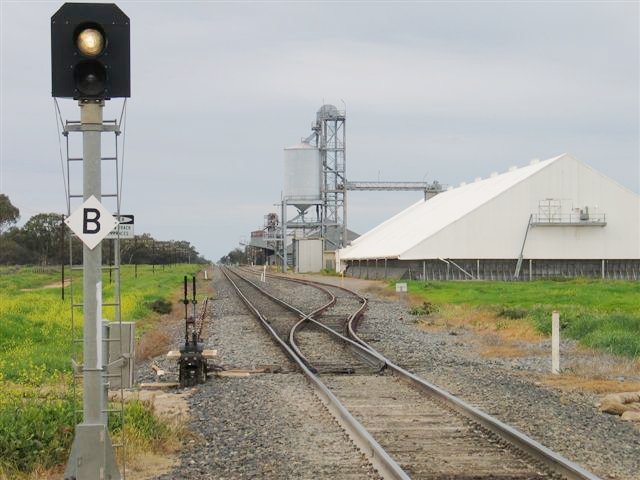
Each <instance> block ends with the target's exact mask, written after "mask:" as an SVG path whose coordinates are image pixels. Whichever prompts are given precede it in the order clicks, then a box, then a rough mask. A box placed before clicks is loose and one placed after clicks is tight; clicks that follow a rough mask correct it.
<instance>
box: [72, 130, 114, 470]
mask: <svg viewBox="0 0 640 480" xmlns="http://www.w3.org/2000/svg"><path fill="white" fill-rule="evenodd" d="M70 133H81V129H80V121H70V120H67V121H66V122H65V124H64V126H63V131H62V134H63V135H64V137H65V139H66V141H65V143H66V171H65V172H64V173H65V175H66V184H67V216H69V215H71V213H72V209H71V208H72V202H78V201H82V200H83V195H82V194H78V193H73V191H72V183H71V181H72V180H73V175H72V173H71V172H72V166H73V165H76V164H79V165H80V166H82V162H83V158H82V157H73V156H71V155H70V138H69V134H70ZM101 133H113V134H114V137H113V140H114V152H115V153H114V155H113V156H106V157H102V158H101V164H102V165H103V166H104V165H106V166H109V167H110V168H112V169H113V170H112V171H113V172H114V173H115V191H111V192H108V193H102V194H101V197H102V198H110V199H113V200H115V203H116V208H115V216H116V218H119V217H120V182H119V179H120V173H121V172H120V165H119V155H118V137H119V136H120V134H121V130H120V125H119V124H118V121H117V120H105V121H104V122H103V124H102V125H101ZM107 241H111V242H113V248H112V249H111V252H109V253H110V256H111V253H112V252H113V253H114V264H113V266H112V265H111V264H109V265H102V271H103V272H104V271H106V270H109V278H110V279H111V271H112V270H114V271H115V288H114V296H113V301H110V302H101V304H102V307H103V308H104V307H107V308H113V309H114V319H115V321H114V322H113V323H117V324H118V326H119V328H118V331H119V332H120V334H122V311H121V296H120V271H121V265H120V239H119V238H118V237H116V238H115V239H112V240H107ZM76 242H77V239H76ZM76 244H77V243H76ZM73 254H74V236H73V234H70V235H69V268H70V270H71V275H70V279H69V296H70V302H71V337H72V339H71V341H72V359H71V363H72V365H73V387H72V388H73V401H74V403H75V405H74V422H75V423H76V424H77V423H78V415H83V413H84V412H83V409H82V405H80V406H78V400H77V398H78V395H77V392H78V381H80V380H81V379H82V378H83V374H82V370H83V365H82V348H81V347H82V344H83V338H82V337H79V338H78V337H77V336H76V335H77V331H78V330H77V327H78V321H77V319H76V310H78V309H80V312H82V308H83V307H84V303H83V302H82V301H80V300H78V301H76V294H75V288H74V282H73V279H74V272H78V271H79V272H83V271H84V266H82V264H81V266H74V255H73ZM109 260H110V261H111V258H110V259H109ZM63 288H64V287H63ZM81 290H82V287H81ZM102 328H103V335H102V360H103V361H102V364H103V369H104V372H103V388H104V389H105V402H106V404H105V408H104V409H103V410H102V414H103V421H104V423H105V425H107V427H108V426H109V423H110V420H111V416H110V414H117V416H118V417H117V418H118V419H119V422H120V439H119V441H118V442H117V443H114V444H113V447H114V448H115V449H117V450H118V449H119V450H120V455H119V456H118V458H119V460H120V461H119V464H120V467H121V469H122V478H123V479H124V480H126V468H125V458H126V457H125V433H124V425H125V424H124V388H123V385H124V384H125V382H124V369H122V368H121V369H120V373H111V374H110V373H109V369H108V367H109V365H108V363H109V354H108V352H109V346H110V344H111V343H114V342H120V338H110V335H109V334H108V331H107V330H108V327H107V326H106V323H105V322H104V321H103V323H102ZM79 346H80V347H79ZM111 378H119V379H120V401H119V402H118V407H117V408H109V401H108V398H109V397H108V388H109V381H110V379H111ZM117 450H116V451H117Z"/></svg>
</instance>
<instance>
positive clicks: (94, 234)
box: [64, 195, 118, 250]
mask: <svg viewBox="0 0 640 480" xmlns="http://www.w3.org/2000/svg"><path fill="white" fill-rule="evenodd" d="M64 223H66V224H67V225H68V226H69V228H70V229H71V231H72V232H73V233H75V234H76V235H77V236H78V238H79V239H80V240H82V243H84V244H85V245H86V246H87V247H89V248H90V249H91V250H93V249H94V248H95V247H96V245H98V244H99V243H100V242H101V241H102V240H103V239H104V238H105V237H106V236H107V235H108V234H109V232H110V231H111V230H113V228H114V227H115V226H116V225H117V224H118V221H117V220H116V219H115V218H113V215H111V212H109V210H107V209H106V208H104V205H102V204H101V203H100V202H99V201H98V199H97V198H96V197H94V196H93V195H91V197H89V198H88V199H87V201H86V202H84V203H83V204H82V205H80V208H78V209H77V210H76V211H75V212H73V213H72V214H71V215H70V216H69V218H67V219H66V220H65V221H64Z"/></svg>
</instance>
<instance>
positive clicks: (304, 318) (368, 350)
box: [230, 270, 387, 370]
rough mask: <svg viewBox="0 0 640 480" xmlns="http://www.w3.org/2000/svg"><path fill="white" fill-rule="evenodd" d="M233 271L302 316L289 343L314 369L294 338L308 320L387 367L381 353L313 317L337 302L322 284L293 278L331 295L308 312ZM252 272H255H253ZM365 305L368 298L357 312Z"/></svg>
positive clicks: (379, 366) (377, 365) (376, 364)
mask: <svg viewBox="0 0 640 480" xmlns="http://www.w3.org/2000/svg"><path fill="white" fill-rule="evenodd" d="M230 271H232V272H233V270H230ZM233 273H234V274H235V275H238V276H239V277H240V278H242V279H243V280H244V281H245V282H247V283H249V284H250V285H252V286H253V287H254V288H255V289H256V290H258V291H260V292H261V293H262V294H263V295H265V296H267V297H268V298H270V299H271V300H273V301H274V302H276V303H278V304H279V305H281V306H283V307H284V308H286V309H288V310H290V311H292V312H294V313H296V314H298V315H299V316H300V321H299V322H298V323H297V324H296V325H294V327H292V329H291V330H290V331H289V345H290V346H291V347H292V348H293V349H294V351H295V352H296V354H298V355H299V356H300V357H301V358H303V359H304V360H305V362H306V363H307V365H309V366H310V367H311V368H312V369H313V367H312V366H311V363H310V362H309V361H308V360H307V359H306V357H305V356H304V355H303V354H302V352H301V351H300V349H299V347H298V345H297V344H296V342H295V338H294V334H295V332H296V328H297V327H299V326H301V325H303V324H304V323H307V322H309V323H313V324H314V325H316V326H317V327H318V328H320V329H322V330H324V331H325V332H326V333H328V334H329V335H331V336H333V337H335V338H336V339H338V340H340V341H341V342H343V343H346V344H347V345H349V346H350V347H352V348H353V353H354V354H356V355H358V356H359V357H360V358H362V360H364V361H365V362H366V363H368V364H369V365H370V366H372V367H374V368H377V369H379V370H382V369H383V368H385V366H386V363H387V362H386V359H385V358H384V357H383V356H382V355H380V354H379V353H378V352H376V351H373V350H372V349H371V348H367V347H366V346H364V345H362V344H360V343H358V342H357V341H354V340H352V339H351V338H349V337H346V336H344V335H342V334H340V333H339V332H336V331H335V330H333V329H331V328H329V327H327V326H326V325H324V324H323V323H321V322H319V321H318V320H316V319H315V318H313V316H314V315H318V314H320V313H322V312H324V311H325V310H326V309H327V308H329V307H331V306H333V305H334V304H335V303H336V297H335V295H333V294H332V293H331V292H329V291H328V290H327V289H326V288H324V287H323V286H322V285H319V284H314V283H313V282H310V283H305V282H304V281H298V280H291V281H292V282H298V283H305V284H306V285H308V286H313V287H315V288H318V289H320V290H322V291H323V292H325V293H326V294H328V295H329V296H330V297H331V301H330V302H329V303H327V304H325V305H322V306H321V307H319V308H317V309H315V310H314V311H312V312H311V313H308V314H307V313H304V312H303V311H302V310H300V309H299V308H297V307H295V306H294V305H290V304H288V303H287V302H285V301H283V300H281V299H279V298H278V297H276V296H274V295H272V294H270V293H269V292H267V291H265V290H264V289H263V288H261V287H260V286H259V285H257V284H255V283H254V282H252V281H251V280H249V279H247V278H244V277H242V276H240V275H239V274H238V273H237V272H233ZM251 273H253V272H251ZM278 278H279V277H278ZM330 286H333V285H330ZM347 291H348V290H347ZM365 307H366V300H365V304H364V305H363V306H361V307H360V308H359V309H358V311H357V312H356V314H359V313H361V312H362V311H363V310H364V308H365ZM313 370H315V369H313Z"/></svg>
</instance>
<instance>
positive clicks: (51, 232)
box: [22, 213, 62, 265]
mask: <svg viewBox="0 0 640 480" xmlns="http://www.w3.org/2000/svg"><path fill="white" fill-rule="evenodd" d="M61 219H62V216H61V215H60V214H59V213H39V214H37V215H34V216H33V217H31V218H30V219H29V220H28V221H27V223H25V225H24V227H22V235H23V238H24V244H25V246H26V247H27V248H29V249H31V250H32V251H33V252H34V253H36V254H37V255H38V261H39V263H41V264H42V265H47V264H48V263H52V262H53V261H54V260H60V250H61V249H60V240H61V238H60V235H61V233H60V229H61V227H60V222H61Z"/></svg>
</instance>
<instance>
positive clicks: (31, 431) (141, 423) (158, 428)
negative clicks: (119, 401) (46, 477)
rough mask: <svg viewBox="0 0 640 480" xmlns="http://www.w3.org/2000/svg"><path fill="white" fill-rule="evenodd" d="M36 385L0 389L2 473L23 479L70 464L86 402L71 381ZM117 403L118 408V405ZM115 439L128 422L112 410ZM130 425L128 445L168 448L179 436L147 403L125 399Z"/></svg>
mask: <svg viewBox="0 0 640 480" xmlns="http://www.w3.org/2000/svg"><path fill="white" fill-rule="evenodd" d="M68 380H69V377H68V376H67V377H65V378H62V379H61V381H62V382H63V383H62V385H60V384H59V385H57V386H48V387H47V388H45V389H43V388H42V387H34V386H33V385H19V384H11V385H10V386H9V387H8V388H3V390H2V392H0V478H20V477H24V476H25V475H24V474H25V473H28V472H32V471H33V470H34V469H38V470H39V471H42V470H46V469H50V468H53V467H56V466H58V465H64V464H65V463H66V461H67V459H68V457H69V450H70V448H71V444H72V442H73V435H74V430H75V422H76V420H79V419H76V418H75V417H74V410H75V408H77V406H78V405H81V403H82V399H81V398H80V396H79V395H78V397H77V398H76V399H75V401H74V398H73V393H72V389H71V388H70V387H69V386H68V385H65V382H68ZM112 408H118V405H113V406H112ZM110 415H111V416H110V421H109V427H110V431H111V437H112V441H113V440H114V439H115V440H119V439H120V438H121V434H122V422H121V421H120V415H119V414H117V413H112V414H110ZM124 420H125V423H124V429H125V437H126V438H127V445H128V448H130V449H131V448H132V447H133V448H134V449H135V450H140V449H142V450H146V451H149V450H160V451H162V450H163V445H165V444H167V443H170V442H172V441H173V439H172V435H173V431H172V427H171V426H170V425H169V424H168V423H167V422H166V421H165V420H164V419H161V418H158V417H157V416H155V415H154V412H153V409H152V408H151V407H150V406H149V405H147V404H146V403H142V402H140V401H131V402H127V403H126V404H125V409H124Z"/></svg>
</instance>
